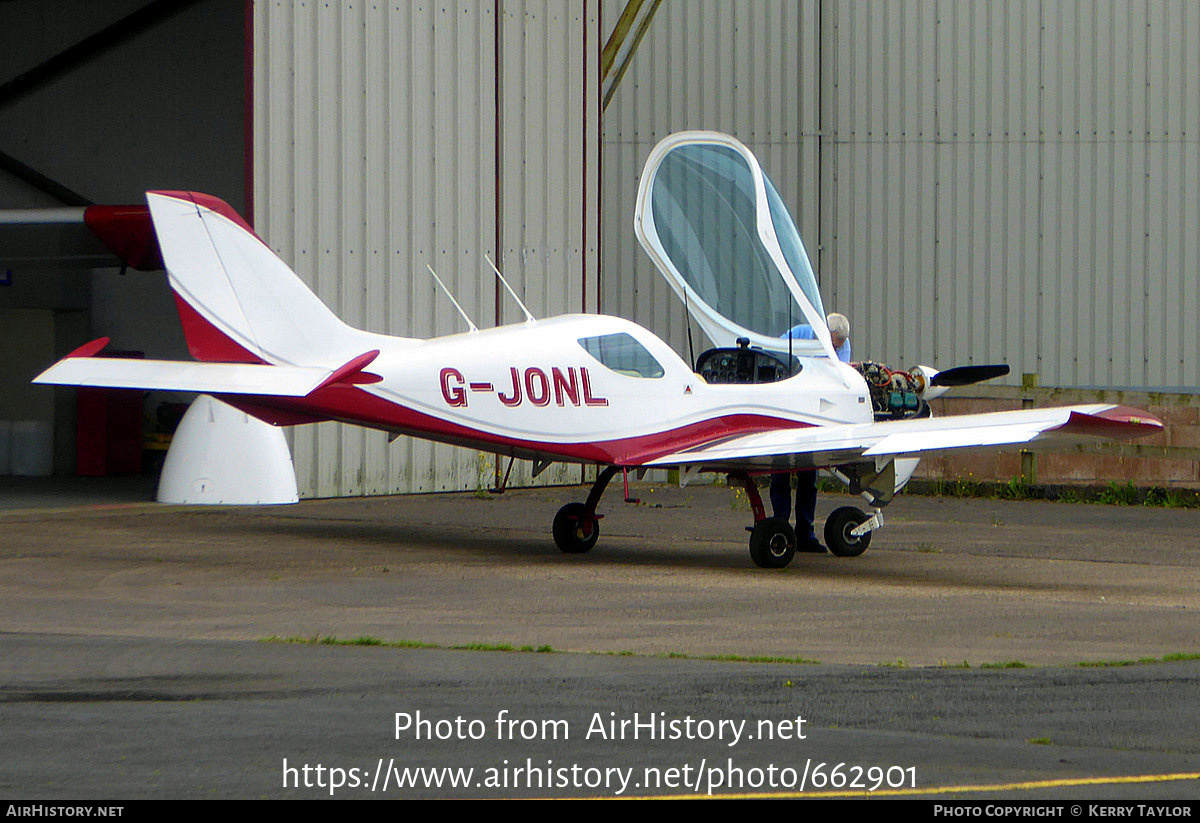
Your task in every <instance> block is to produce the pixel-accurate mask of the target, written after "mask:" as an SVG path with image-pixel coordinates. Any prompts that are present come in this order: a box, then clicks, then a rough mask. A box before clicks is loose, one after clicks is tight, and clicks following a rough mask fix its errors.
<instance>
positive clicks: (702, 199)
mask: <svg viewBox="0 0 1200 823" xmlns="http://www.w3.org/2000/svg"><path fill="white" fill-rule="evenodd" d="M634 231H635V232H636V234H637V237H638V240H639V241H640V242H641V244H642V247H643V248H644V249H645V250H646V253H647V254H649V255H650V258H651V259H652V260H653V261H654V263H655V265H656V266H658V269H659V271H660V272H662V274H663V276H664V277H666V279H667V282H668V283H670V284H671V287H672V288H673V289H674V290H675V292H676V294H678V295H679V297H680V299H682V300H683V301H684V303H685V304H686V305H687V309H688V312H689V313H690V314H691V315H692V317H693V318H694V319H695V320H696V322H697V323H698V324H699V325H700V327H701V328H702V329H703V330H704V332H705V333H706V334H707V335H708V336H709V337H710V338H711V339H712V341H713V343H714V344H715V345H717V346H718V347H730V346H734V345H735V343H736V340H737V338H739V337H746V338H749V340H750V344H751V345H753V346H761V347H762V348H764V349H772V350H775V351H787V350H788V348H789V344H788V340H787V333H788V330H789V329H791V328H793V327H795V326H798V325H801V324H807V325H808V326H810V327H811V328H812V330H813V334H814V335H815V339H808V340H806V339H795V340H792V342H791V350H792V351H793V352H794V353H795V354H806V355H827V356H829V357H834V358H835V359H836V354H835V353H834V351H833V346H832V343H831V342H830V339H829V330H828V328H827V327H826V325H825V310H824V307H823V306H822V303H821V294H820V291H819V290H818V289H817V278H816V276H815V275H814V274H813V270H812V266H811V265H810V264H809V260H808V253H807V252H805V250H804V243H803V242H801V240H800V233H799V232H798V231H796V226H795V223H793V222H792V218H791V215H790V214H789V213H788V210H787V207H786V206H785V205H784V203H783V200H782V199H781V198H780V197H779V193H778V192H777V191H776V190H775V187H774V186H773V185H772V184H771V181H770V180H769V179H768V178H767V176H766V175H765V174H764V173H763V170H762V167H761V166H759V164H758V159H757V158H756V157H755V156H754V154H753V153H751V151H750V150H749V149H748V148H746V147H745V146H744V145H742V143H741V142H739V141H738V140H736V139H735V138H733V137H730V136H728V135H725V134H719V133H717V132H679V133H677V134H672V135H670V136H668V137H666V138H665V139H663V140H662V141H661V142H660V143H659V144H658V145H657V146H655V148H654V150H653V151H652V152H651V153H650V157H649V158H648V159H647V160H646V167H645V169H644V170H643V172H642V179H641V185H640V187H639V189H638V199H637V207H636V209H635V213H634Z"/></svg>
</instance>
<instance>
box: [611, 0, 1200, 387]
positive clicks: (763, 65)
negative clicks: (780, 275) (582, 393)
mask: <svg viewBox="0 0 1200 823" xmlns="http://www.w3.org/2000/svg"><path fill="white" fill-rule="evenodd" d="M624 5H625V3H624V0H604V3H603V15H602V19H603V21H604V32H605V33H607V30H608V29H609V28H611V26H612V24H613V21H615V19H616V18H617V16H618V15H620V13H621V10H622V8H623V7H624ZM1198 78H1200V5H1197V4H1196V3H1194V2H1188V0H1143V1H1142V2H1125V0H1044V1H1043V2H1038V1H1037V0H1025V2H1004V1H1003V0H977V1H976V2H962V1H960V0H893V2H887V3H873V2H866V0H824V2H821V1H820V0H802V1H801V2H796V0H736V1H735V2H729V0H696V2H688V3H671V2H666V3H663V4H662V5H661V7H660V8H659V9H658V11H657V13H656V15H655V17H654V19H653V22H652V25H651V26H650V28H649V30H648V32H647V34H646V36H645V38H644V40H643V42H642V43H641V45H640V48H639V49H638V51H637V53H636V55H635V57H634V60H633V62H632V64H631V67H630V69H629V70H628V72H627V74H626V76H625V77H624V79H623V81H622V83H621V86H620V88H619V89H618V91H617V93H616V94H615V95H614V96H613V98H612V100H611V103H610V104H609V106H608V108H607V109H606V111H605V116H604V121H603V123H604V133H603V141H602V146H603V148H602V158H603V183H604V186H603V190H602V197H603V208H602V241H603V242H602V260H603V265H602V274H601V278H602V292H601V300H602V310H604V311H606V312H611V313H616V314H622V315H625V316H628V317H631V318H633V319H635V320H638V321H640V322H643V323H644V324H646V325H649V326H651V327H656V326H657V327H660V328H661V327H662V326H663V325H664V324H663V322H661V319H662V318H664V317H668V318H669V328H661V330H662V331H665V332H667V333H669V335H670V340H671V342H672V343H673V345H674V346H675V347H676V349H677V350H679V351H681V352H685V351H686V350H687V348H686V347H687V343H686V337H685V332H684V324H683V317H684V315H683V308H682V307H681V306H679V305H677V304H678V300H676V299H675V298H674V296H673V295H671V294H670V292H669V291H668V289H667V288H666V287H665V286H664V285H662V284H661V283H660V282H659V278H658V277H657V276H656V274H655V272H654V270H653V267H652V265H651V263H650V261H649V260H648V259H647V258H646V257H645V255H644V254H642V253H641V251H640V249H638V248H637V244H636V242H635V240H634V239H633V235H632V229H631V225H632V211H631V209H632V203H633V197H634V193H635V192H636V190H637V178H638V175H639V174H640V172H641V166H642V163H643V162H644V160H645V157H646V154H647V153H648V152H649V150H650V148H651V147H652V146H653V145H654V143H655V142H657V140H658V139H660V138H661V137H662V136H664V135H666V134H668V133H670V132H672V131H677V130H680V129H695V128H703V129H717V130H721V131H727V132H729V133H731V134H734V135H736V136H737V137H739V138H740V139H741V140H742V141H743V142H745V143H747V144H748V145H749V146H750V147H751V148H752V149H753V150H754V151H755V152H756V153H757V154H758V155H759V157H760V158H761V159H762V161H763V165H764V167H765V168H766V169H767V171H768V173H769V174H770V175H771V176H772V177H773V179H774V180H775V182H776V184H777V187H778V188H779V189H780V191H781V193H782V194H783V196H784V197H785V199H787V200H788V202H789V204H790V205H791V207H792V208H793V212H794V214H795V216H796V218H797V222H798V224H799V227H800V230H801V233H802V234H803V236H804V240H805V243H806V244H807V246H808V250H809V254H810V256H811V257H812V258H813V263H814V266H815V267H816V269H817V271H818V275H819V277H820V280H821V289H822V294H823V297H824V299H825V301H826V306H827V307H828V308H830V309H831V310H836V311H841V312H844V313H846V314H848V315H849V316H850V318H851V322H852V324H853V326H852V337H853V342H854V353H855V356H856V358H864V357H870V358H873V359H876V360H883V361H886V362H890V363H893V364H894V365H899V366H909V365H913V364H915V363H917V362H928V363H932V364H937V365H941V366H943V367H945V366H948V365H956V364H963V363H971V362H974V363H983V362H1008V363H1011V364H1012V366H1013V371H1014V373H1015V374H1014V378H1015V377H1016V376H1017V375H1019V374H1020V373H1021V372H1036V373H1039V375H1040V380H1041V383H1042V384H1043V385H1063V386H1086V385H1098V386H1118V387H1133V386H1154V387H1191V390H1193V391H1194V390H1195V389H1196V387H1197V386H1198V385H1200V362H1198V360H1200V339H1198V328H1200V320H1198V319H1197V305H1198V298H1200V239H1198V237H1197V235H1198V232H1197V228H1198V227H1200V81H1198Z"/></svg>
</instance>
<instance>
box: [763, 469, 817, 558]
mask: <svg viewBox="0 0 1200 823" xmlns="http://www.w3.org/2000/svg"><path fill="white" fill-rule="evenodd" d="M791 478H792V476H791V475H790V474H787V473H786V472H785V473H780V474H773V475H771V509H772V510H773V511H774V514H775V517H778V518H779V519H780V520H783V521H787V520H789V519H790V518H791V516H792V488H791V486H792V482H791ZM816 514H817V472H816V470H811V471H802V472H796V537H797V539H799V540H800V541H804V539H805V538H811V539H813V540H816V539H817V533H816V532H815V531H814V530H813V518H814V517H816Z"/></svg>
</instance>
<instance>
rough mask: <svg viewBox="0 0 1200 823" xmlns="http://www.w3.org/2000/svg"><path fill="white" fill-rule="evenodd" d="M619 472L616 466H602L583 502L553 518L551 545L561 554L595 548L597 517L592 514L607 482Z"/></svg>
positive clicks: (571, 504)
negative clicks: (560, 550)
mask: <svg viewBox="0 0 1200 823" xmlns="http://www.w3.org/2000/svg"><path fill="white" fill-rule="evenodd" d="M620 470H621V469H620V468H619V467H617V466H606V467H605V468H604V469H603V470H602V471H601V472H600V474H599V475H597V476H596V482H595V483H593V484H592V490H591V491H590V492H588V496H587V501H586V502H584V503H568V504H567V505H565V506H563V507H562V508H561V509H559V510H558V514H556V515H554V525H553V526H552V528H551V531H552V532H553V534H554V542H555V544H557V545H558V547H559V548H560V549H562V550H563V551H564V552H566V553H568V554H582V553H583V552H586V551H588V550H589V549H591V548H592V546H594V545H596V540H597V539H598V538H599V537H600V515H598V514H596V506H597V505H599V503H600V497H601V496H602V495H603V494H604V490H605V489H606V488H607V487H608V483H609V481H610V480H612V479H613V478H614V477H615V476H616V474H617V472H619V471H620Z"/></svg>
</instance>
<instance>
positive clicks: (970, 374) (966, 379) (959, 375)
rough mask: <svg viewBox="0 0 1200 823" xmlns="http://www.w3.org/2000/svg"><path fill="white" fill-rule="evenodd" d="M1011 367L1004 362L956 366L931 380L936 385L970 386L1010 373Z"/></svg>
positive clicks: (941, 372)
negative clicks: (988, 364)
mask: <svg viewBox="0 0 1200 823" xmlns="http://www.w3.org/2000/svg"><path fill="white" fill-rule="evenodd" d="M1008 372H1009V368H1008V366H1007V365H1006V364H1004V363H998V364H996V365H991V366H955V367H954V368H953V369H946V370H945V371H940V372H938V373H937V374H935V375H934V376H933V380H931V381H929V382H930V384H931V385H934V386H944V387H947V388H949V387H951V386H969V385H971V384H972V383H981V382H983V381H984V380H992V379H993V378H996V377H1003V376H1004V375H1006V374H1008Z"/></svg>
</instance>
